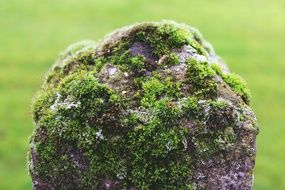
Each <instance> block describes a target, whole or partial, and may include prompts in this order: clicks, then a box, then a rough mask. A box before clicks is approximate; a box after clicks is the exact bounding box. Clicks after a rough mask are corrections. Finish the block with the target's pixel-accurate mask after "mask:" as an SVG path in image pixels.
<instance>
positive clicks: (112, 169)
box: [29, 21, 258, 190]
mask: <svg viewBox="0 0 285 190" xmlns="http://www.w3.org/2000/svg"><path fill="white" fill-rule="evenodd" d="M249 103H250V92H249V90H248V88H247V87H246V84H245V82H244V80H243V79H242V78H241V77H239V76H238V75H236V74H233V73H230V71H229V69H228V67H227V66H226V64H225V63H224V62H223V61H222V59H221V58H219V57H218V56H217V55H216V54H215V52H214V50H213V48H212V47H211V45H210V44H209V43H208V42H207V41H205V40H204V38H203V37H202V36H201V34H200V33H199V32H198V31H197V30H196V29H194V28H192V27H190V26H187V25H185V24H177V23H175V22H171V21H162V22H145V23H139V24H135V25H132V26H128V27H125V28H122V29H119V30H116V31H114V32H113V33H111V34H109V35H107V36H106V37H105V38H104V39H103V40H102V41H101V42H100V43H98V44H96V43H95V42H92V41H84V42H79V43H76V44H74V45H72V46H70V47H69V48H67V50H66V51H65V52H63V53H61V54H60V56H59V59H58V60H57V61H56V63H55V64H54V65H53V67H52V68H51V70H50V71H49V72H48V74H47V76H46V78H45V81H44V84H43V86H42V88H41V90H40V91H39V92H38V94H37V95H36V96H35V98H34V101H33V105H32V108H33V119H34V123H35V130H34V133H33V135H32V136H31V140H30V151H29V170H30V175H31V178H32V182H33V188H34V189H129V190H131V189H132V190H138V189H155V190H157V189H213V190H215V189H217V190H218V189H219V190H226V189H237V190H241V189H252V185H253V168H254V161H255V155H256V147H255V140H256V135H257V134H258V126H257V121H256V117H255V115H254V113H253V111H252V110H251V108H250V107H249Z"/></svg>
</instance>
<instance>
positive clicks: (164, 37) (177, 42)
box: [133, 24, 192, 56]
mask: <svg viewBox="0 0 285 190" xmlns="http://www.w3.org/2000/svg"><path fill="white" fill-rule="evenodd" d="M133 38H134V41H140V42H145V43H147V44H149V45H150V47H151V48H152V51H153V53H154V55H156V56H161V55H167V54H169V52H170V50H171V49H173V48H180V47H181V46H183V45H185V44H188V43H190V42H191V41H192V37H191V34H190V33H189V32H188V31H187V30H185V29H183V28H179V27H176V26H174V25H172V24H162V25H158V26H155V27H147V28H146V29H145V30H144V29H143V28H142V30H141V31H139V32H137V33H135V34H134V37H133Z"/></svg>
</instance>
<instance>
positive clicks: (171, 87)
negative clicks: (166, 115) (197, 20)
mask: <svg viewBox="0 0 285 190" xmlns="http://www.w3.org/2000/svg"><path fill="white" fill-rule="evenodd" d="M180 86H181V83H180V82H179V81H178V82H174V80H173V79H172V78H170V77H167V78H166V79H165V80H162V81H160V80H159V79H157V78H155V77H152V78H149V79H147V80H146V81H145V82H142V91H143V95H142V99H141V105H142V106H146V107H151V106H153V105H154V102H155V101H157V100H158V99H160V98H162V97H163V96H169V97H173V98H177V97H179V96H180V95H181V91H180Z"/></svg>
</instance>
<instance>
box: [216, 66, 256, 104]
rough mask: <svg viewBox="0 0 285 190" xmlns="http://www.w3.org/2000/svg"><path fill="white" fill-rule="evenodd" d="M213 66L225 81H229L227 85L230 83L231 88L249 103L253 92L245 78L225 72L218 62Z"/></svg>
mask: <svg viewBox="0 0 285 190" xmlns="http://www.w3.org/2000/svg"><path fill="white" fill-rule="evenodd" d="M212 68H213V69H214V70H215V71H216V73H217V74H218V75H220V76H221V77H222V78H223V80H224V81H225V83H227V85H229V86H230V87H231V89H232V90H233V91H234V92H235V93H237V94H238V95H239V96H240V97H241V98H242V99H243V101H244V102H245V103H246V104H249V102H250V98H251V94H250V91H249V89H248V87H247V85H246V82H245V81H244V80H243V78H241V77H240V76H239V75H237V74H234V73H223V71H222V69H221V68H220V66H218V65H217V64H213V65H212Z"/></svg>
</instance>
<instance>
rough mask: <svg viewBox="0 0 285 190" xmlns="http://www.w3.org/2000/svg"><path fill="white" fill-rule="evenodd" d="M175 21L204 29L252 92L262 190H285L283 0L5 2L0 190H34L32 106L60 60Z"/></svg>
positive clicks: (0, 50) (0, 43)
mask: <svg viewBox="0 0 285 190" xmlns="http://www.w3.org/2000/svg"><path fill="white" fill-rule="evenodd" d="M161 19H172V20H176V21H178V22H186V23H188V24H191V25H193V26H196V27H198V28H199V29H200V31H201V32H202V33H203V35H204V36H205V37H206V39H208V40H209V41H210V42H211V43H212V44H213V45H214V47H215V49H216V51H217V53H218V54H219V55H220V56H222V57H223V59H224V60H225V61H226V62H227V63H228V65H229V66H230V68H231V70H232V71H234V72H236V73H239V74H240V75H242V76H243V77H244V78H245V79H246V81H247V82H248V85H249V87H250V89H251V91H252V95H253V99H252V104H251V105H252V107H253V109H254V111H255V113H256V115H257V117H258V120H259V124H260V128H261V131H260V134H259V136H258V142H257V143H258V155H257V159H256V168H255V172H254V173H255V183H254V189H255V190H265V189H266V190H268V189H277V190H282V189H285V175H284V172H285V164H284V162H285V127H284V126H282V125H284V124H283V123H284V117H285V62H284V60H285V56H284V55H285V45H284V44H285V1H284V0H239V1H235V0H196V1H194V0H121V1H120V0H49V1H43V0H0V189H1V190H2V189H3V190H5V189H12V190H17V189H31V181H30V178H29V176H28V172H27V164H26V152H27V150H28V137H29V136H30V135H31V133H32V131H33V123H32V119H31V114H30V102H31V99H32V96H33V94H35V92H36V91H37V89H39V87H40V85H41V83H42V79H43V77H44V74H45V73H46V71H47V70H48V68H49V67H50V66H51V65H52V63H53V62H54V60H55V59H56V57H57V55H58V53H59V52H60V51H62V50H63V49H65V48H66V47H67V46H68V45H69V44H71V43H73V42H76V41H78V40H83V39H92V40H99V39H100V38H102V37H103V36H104V35H105V34H106V33H108V32H110V31H112V30H114V29H115V28H118V27H121V26H124V25H126V24H132V23H134V22H138V21H144V20H161Z"/></svg>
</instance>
